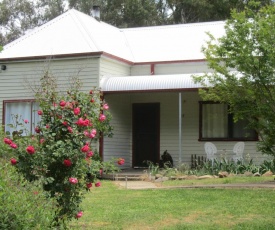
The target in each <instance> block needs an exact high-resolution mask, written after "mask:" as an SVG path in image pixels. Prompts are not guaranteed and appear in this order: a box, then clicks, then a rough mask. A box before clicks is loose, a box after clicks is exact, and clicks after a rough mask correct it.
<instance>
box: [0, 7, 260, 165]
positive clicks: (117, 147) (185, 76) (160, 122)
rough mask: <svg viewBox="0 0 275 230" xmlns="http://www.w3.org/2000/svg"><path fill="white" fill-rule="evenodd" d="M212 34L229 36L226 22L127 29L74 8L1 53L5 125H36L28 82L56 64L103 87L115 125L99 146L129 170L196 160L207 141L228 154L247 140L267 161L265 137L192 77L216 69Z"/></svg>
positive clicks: (61, 74) (59, 73) (1, 119)
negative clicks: (236, 119)
mask: <svg viewBox="0 0 275 230" xmlns="http://www.w3.org/2000/svg"><path fill="white" fill-rule="evenodd" d="M206 32H210V33H211V34H213V35H214V36H215V37H220V36H222V35H223V34H224V22H207V23H193V24H182V25H169V26H156V27H141V28H130V29H119V28H116V27H113V26H111V25H108V24H106V23H104V22H102V21H100V20H97V19H95V18H93V17H90V16H88V15H85V14H83V13H81V12H78V11H76V10H69V11H67V12H66V13H64V14H63V15H61V16H59V17H57V18H55V19H54V20H52V21H50V22H48V23H46V24H45V25H43V26H41V27H39V28H37V29H35V30H33V31H31V32H30V33H28V34H27V35H25V36H23V37H21V38H19V39H17V40H15V41H14V42H12V43H10V44H8V45H6V46H5V47H4V50H3V52H2V53H0V66H1V70H0V110H1V111H2V116H0V123H2V124H4V125H5V124H8V123H10V122H11V114H17V113H20V114H22V116H23V117H24V118H28V119H29V120H31V121H32V122H35V120H36V115H35V114H36V113H34V112H33V109H35V108H37V105H36V104H35V103H34V101H33V99H34V98H33V96H32V93H31V92H30V89H29V88H28V87H25V86H24V85H25V84H24V82H26V80H28V81H33V80H34V79H36V80H38V79H39V78H40V77H41V76H42V74H43V73H44V71H45V70H48V69H49V70H50V71H51V73H52V74H54V75H55V76H56V77H58V79H59V83H61V85H62V86H63V85H66V83H67V82H68V76H72V75H76V74H78V75H79V77H80V79H81V80H82V82H83V83H84V84H83V91H86V92H88V91H89V90H90V89H91V88H92V87H93V86H98V87H101V90H102V91H103V93H104V98H105V100H106V101H107V102H108V104H109V106H110V112H111V114H112V116H113V120H112V125H113V126H114V136H113V137H112V138H104V140H103V141H102V143H100V144H99V145H98V148H99V149H100V150H101V154H102V157H103V159H104V160H109V159H111V158H112V157H123V158H125V165H123V167H125V168H129V167H139V166H144V164H143V161H144V160H150V161H153V162H158V161H159V160H160V155H161V154H162V153H163V152H164V151H165V150H168V152H169V153H170V154H171V155H172V157H173V160H174V165H178V164H179V163H188V164H190V162H191V155H192V154H196V155H197V156H206V153H205V151H204V144H205V142H212V143H214V144H215V146H216V147H217V150H218V153H217V154H219V155H220V154H222V153H223V150H224V149H226V150H227V151H226V152H227V154H232V150H233V146H234V145H235V143H237V142H238V141H243V142H245V149H244V157H245V156H246V154H250V157H252V158H253V159H254V161H255V162H257V161H262V160H263V156H262V155H261V153H257V151H256V141H257V136H256V135H255V134H253V133H250V135H248V136H247V134H246V131H244V129H243V125H242V124H240V123H238V124H234V123H232V117H231V116H229V115H228V114H227V106H226V105H220V104H213V103H208V102H203V103H202V102H201V101H202V100H201V99H200V97H199V94H198V88H199V87H200V85H198V84H195V83H194V82H193V80H192V77H191V76H192V75H193V74H200V73H204V72H205V71H209V70H208V69H207V64H206V61H205V58H204V55H203V53H202V52H201V48H202V45H204V44H205V41H206V40H208V36H207V34H206ZM30 126H31V125H30ZM30 128H33V127H30ZM6 129H8V127H7V126H6Z"/></svg>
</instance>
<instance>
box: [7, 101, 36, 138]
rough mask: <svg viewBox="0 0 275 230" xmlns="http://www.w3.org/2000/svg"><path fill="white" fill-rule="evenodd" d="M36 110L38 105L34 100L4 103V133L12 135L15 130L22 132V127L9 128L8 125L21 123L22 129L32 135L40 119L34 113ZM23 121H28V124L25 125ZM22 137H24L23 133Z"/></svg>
mask: <svg viewBox="0 0 275 230" xmlns="http://www.w3.org/2000/svg"><path fill="white" fill-rule="evenodd" d="M38 108H39V106H38V103H36V102H35V101H34V100H20V101H19V100H16V101H15V100H14V101H4V124H5V132H9V133H12V132H13V131H15V130H17V131H19V130H22V128H23V127H22V126H18V127H17V128H16V127H15V128H12V127H10V126H9V124H12V125H13V126H16V123H21V124H22V125H24V129H26V130H28V131H29V132H31V133H34V128H35V126H36V125H37V123H38V122H39V121H40V117H39V116H38V114H37V112H36V111H37V110H38ZM24 120H28V123H25V122H24ZM23 135H26V132H25V131H24V132H23Z"/></svg>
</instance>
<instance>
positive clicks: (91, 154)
mask: <svg viewBox="0 0 275 230" xmlns="http://www.w3.org/2000/svg"><path fill="white" fill-rule="evenodd" d="M93 155H94V153H93V151H89V152H87V153H86V157H92V156H93Z"/></svg>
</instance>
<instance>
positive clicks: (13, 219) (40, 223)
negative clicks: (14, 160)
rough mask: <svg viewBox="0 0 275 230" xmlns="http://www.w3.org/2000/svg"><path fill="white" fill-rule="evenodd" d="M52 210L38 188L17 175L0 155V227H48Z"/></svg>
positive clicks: (8, 228) (7, 229)
mask: <svg viewBox="0 0 275 230" xmlns="http://www.w3.org/2000/svg"><path fill="white" fill-rule="evenodd" d="M52 210H53V209H52V203H50V202H49V200H48V199H47V198H46V196H45V193H43V191H42V189H40V188H39V187H36V185H35V184H32V183H27V182H26V181H25V180H24V179H23V178H19V177H18V175H17V173H16V172H15V170H14V168H13V167H12V166H11V165H10V164H9V163H8V162H7V161H6V160H5V159H3V158H0V213H1V215H0V229H6V230H12V229H14V230H17V229H20V230H24V229H50V224H51V220H52V218H53V214H54V213H53V211H52Z"/></svg>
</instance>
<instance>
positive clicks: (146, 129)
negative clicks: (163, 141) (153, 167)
mask: <svg viewBox="0 0 275 230" xmlns="http://www.w3.org/2000/svg"><path fill="white" fill-rule="evenodd" d="M159 118H160V105H159V103H145V104H133V166H134V167H146V166H148V165H147V164H146V163H145V162H146V161H151V162H153V163H157V162H158V161H159V126H160V122H159V120H160V119H159Z"/></svg>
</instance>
